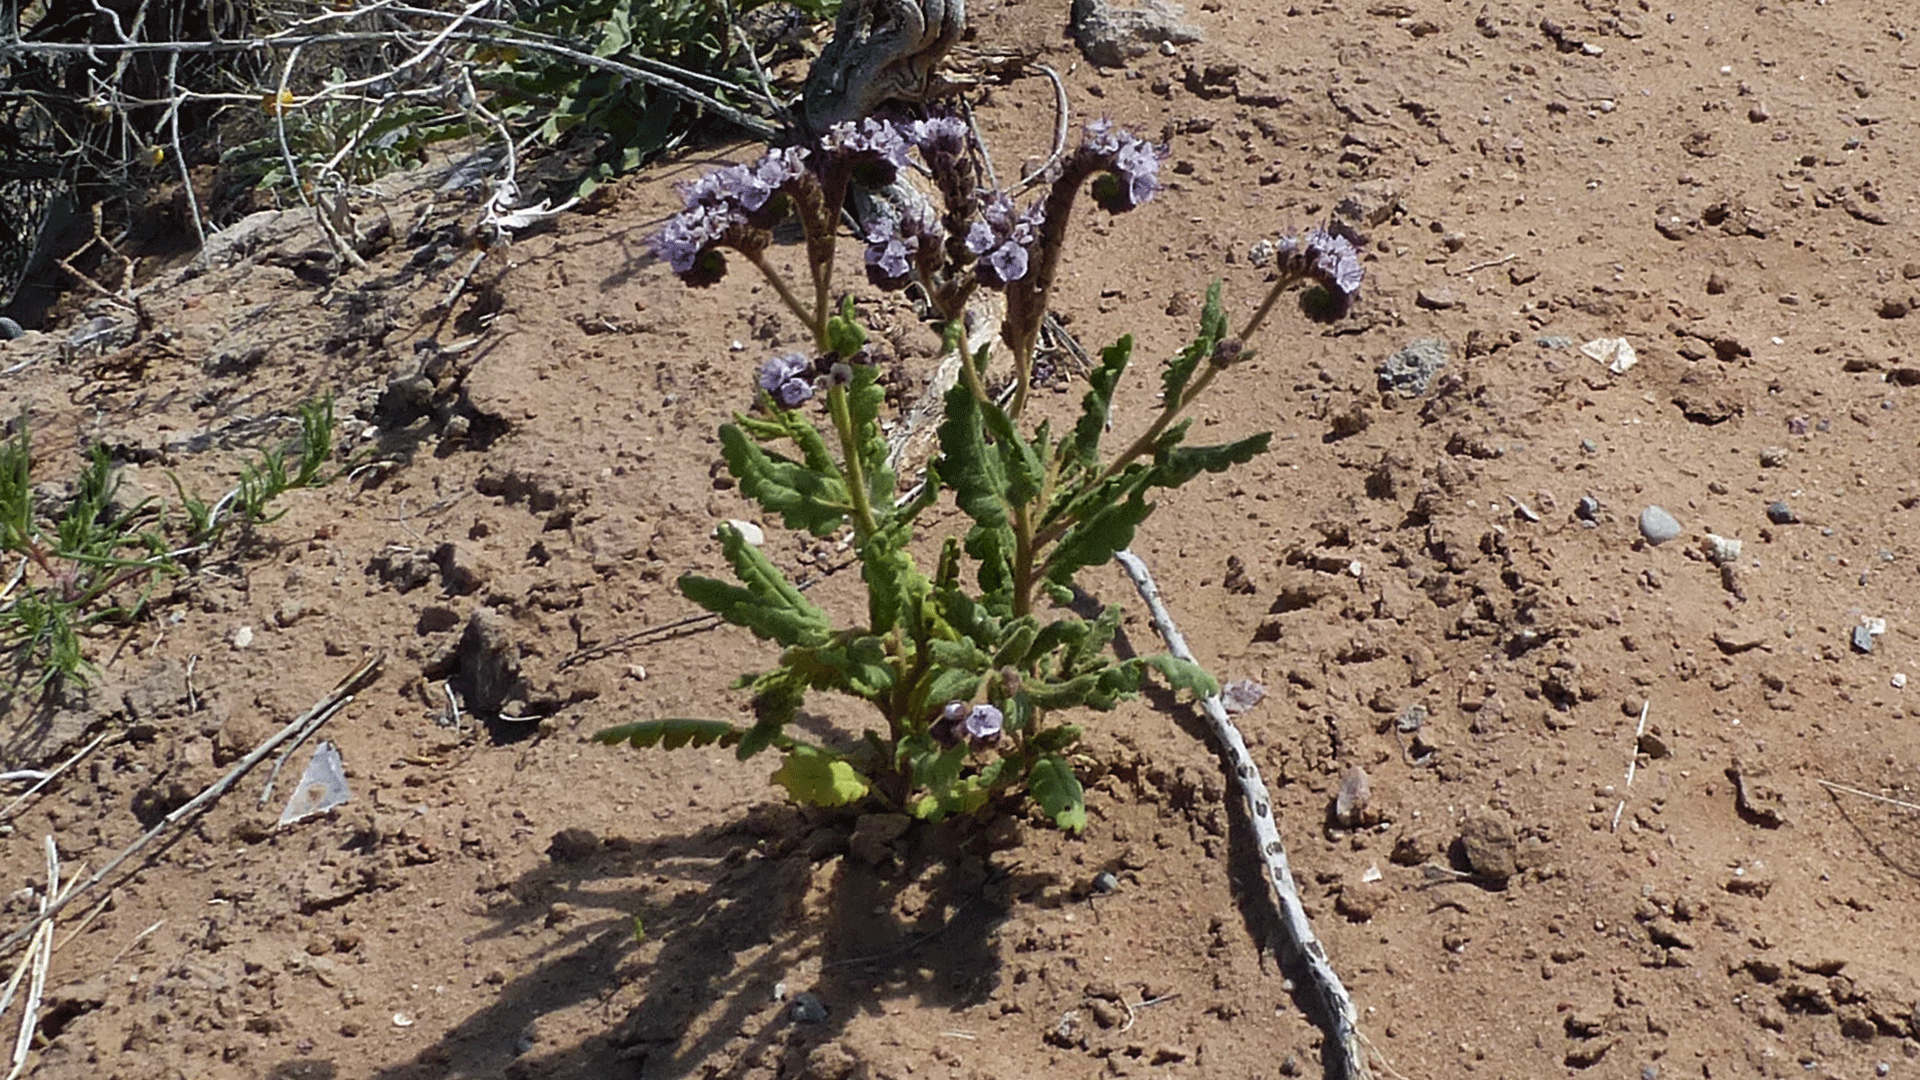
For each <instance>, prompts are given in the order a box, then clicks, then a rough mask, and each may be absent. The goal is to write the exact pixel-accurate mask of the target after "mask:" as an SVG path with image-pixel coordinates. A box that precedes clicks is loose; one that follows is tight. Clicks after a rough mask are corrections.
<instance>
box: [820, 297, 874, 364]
mask: <svg viewBox="0 0 1920 1080" xmlns="http://www.w3.org/2000/svg"><path fill="white" fill-rule="evenodd" d="M866 343H867V329H866V327H864V326H861V325H860V317H859V315H858V314H857V313H856V312H855V311H854V308H853V294H851V293H849V294H847V295H846V296H843V297H841V298H840V310H839V312H838V313H837V314H834V315H830V316H828V317H827V349H828V350H829V351H830V352H833V353H835V354H836V355H838V356H839V357H840V359H842V360H851V359H853V358H854V356H855V355H857V354H858V353H859V352H860V350H861V348H862V347H864V346H865V345H866Z"/></svg>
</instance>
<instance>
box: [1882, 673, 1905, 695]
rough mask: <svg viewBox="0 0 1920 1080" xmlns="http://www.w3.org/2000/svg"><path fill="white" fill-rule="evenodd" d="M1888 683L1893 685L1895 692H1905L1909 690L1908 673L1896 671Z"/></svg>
mask: <svg viewBox="0 0 1920 1080" xmlns="http://www.w3.org/2000/svg"><path fill="white" fill-rule="evenodd" d="M1887 682H1889V683H1891V684H1893V688H1894V689H1895V690H1905V689H1906V688H1907V673H1906V672H1904V671H1896V672H1894V673H1893V678H1891V679H1888V680H1887Z"/></svg>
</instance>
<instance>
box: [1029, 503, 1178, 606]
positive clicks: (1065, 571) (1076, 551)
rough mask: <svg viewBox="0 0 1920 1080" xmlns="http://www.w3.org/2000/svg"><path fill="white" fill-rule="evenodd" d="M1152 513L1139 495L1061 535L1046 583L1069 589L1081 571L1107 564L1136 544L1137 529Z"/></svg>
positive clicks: (1102, 509)
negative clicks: (1121, 551) (1053, 583)
mask: <svg viewBox="0 0 1920 1080" xmlns="http://www.w3.org/2000/svg"><path fill="white" fill-rule="evenodd" d="M1152 512H1153V504H1152V503H1149V502H1147V501H1146V500H1144V499H1142V498H1141V497H1140V495H1139V493H1138V492H1135V493H1134V494H1133V495H1131V496H1130V497H1128V498H1127V499H1126V500H1125V501H1124V502H1116V503H1108V504H1107V505H1105V506H1102V507H1100V508H1099V509H1098V510H1095V511H1093V512H1092V513H1091V514H1089V515H1087V517H1085V518H1084V519H1082V520H1081V521H1080V522H1079V523H1078V524H1076V525H1074V526H1073V527H1072V528H1071V529H1068V530H1067V531H1066V532H1065V533H1064V534H1062V535H1061V537H1060V541H1059V543H1057V544H1055V545H1054V548H1053V551H1052V552H1050V553H1049V554H1048V555H1047V575H1046V576H1047V579H1048V580H1049V581H1054V582H1057V583H1059V584H1061V585H1066V584H1069V583H1070V582H1071V581H1072V580H1073V575H1074V574H1076V573H1078V572H1079V571H1080V570H1083V569H1085V568H1086V567H1089V566H1100V565H1103V564H1105V563H1106V562H1108V561H1109V560H1111V559H1112V558H1113V553H1114V552H1116V551H1119V550H1120V549H1121V548H1124V547H1127V546H1129V545H1131V544H1132V543H1133V531H1134V529H1136V528H1137V527H1139V525H1140V523H1141V522H1142V521H1145V520H1146V519H1147V515H1148V514H1151V513H1152Z"/></svg>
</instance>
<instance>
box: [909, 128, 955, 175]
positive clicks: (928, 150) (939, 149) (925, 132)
mask: <svg viewBox="0 0 1920 1080" xmlns="http://www.w3.org/2000/svg"><path fill="white" fill-rule="evenodd" d="M905 135H906V138H907V141H908V142H911V143H913V145H914V148H915V149H916V150H919V151H920V156H921V157H922V158H924V159H926V162H927V168H928V169H931V170H932V171H933V172H934V173H935V174H938V173H939V172H940V171H941V170H942V169H943V168H945V167H946V166H948V165H951V164H952V163H954V162H957V161H959V160H960V159H961V158H964V157H966V156H967V144H968V139H969V134H968V129H967V122H966V121H965V120H962V119H960V118H959V117H957V116H936V117H932V118H930V119H927V120H915V121H914V122H912V123H911V124H908V125H907V127H906V132H905Z"/></svg>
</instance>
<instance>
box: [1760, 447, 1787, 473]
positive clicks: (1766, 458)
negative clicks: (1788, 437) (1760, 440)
mask: <svg viewBox="0 0 1920 1080" xmlns="http://www.w3.org/2000/svg"><path fill="white" fill-rule="evenodd" d="M1786 463H1787V451H1786V448H1784V447H1780V446H1769V447H1766V448H1764V449H1762V450H1761V451H1760V467H1761V468H1763V469H1778V468H1780V467H1782V466H1784V465H1786Z"/></svg>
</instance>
